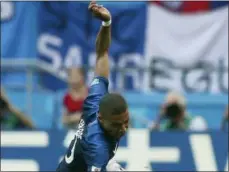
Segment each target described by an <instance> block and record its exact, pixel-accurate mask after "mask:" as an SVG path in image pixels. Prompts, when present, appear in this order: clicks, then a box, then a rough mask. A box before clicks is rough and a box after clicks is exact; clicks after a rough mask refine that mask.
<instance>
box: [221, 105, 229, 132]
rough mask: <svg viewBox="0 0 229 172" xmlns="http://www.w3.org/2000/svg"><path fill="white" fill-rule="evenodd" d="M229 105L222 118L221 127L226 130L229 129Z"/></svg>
mask: <svg viewBox="0 0 229 172" xmlns="http://www.w3.org/2000/svg"><path fill="white" fill-rule="evenodd" d="M228 119H229V118H228V105H227V107H226V110H225V114H224V116H223V119H222V124H221V129H222V130H224V131H228Z"/></svg>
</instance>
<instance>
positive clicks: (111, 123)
mask: <svg viewBox="0 0 229 172" xmlns="http://www.w3.org/2000/svg"><path fill="white" fill-rule="evenodd" d="M88 9H89V11H91V13H92V14H93V16H94V17H96V18H97V19H99V20H101V21H105V22H107V21H109V20H111V14H110V12H109V11H108V10H107V9H106V8H104V7H102V6H100V5H98V4H96V2H95V1H91V3H90V4H89V7H88ZM110 44H111V27H110V26H101V28H100V31H99V33H98V35H97V38H96V66H95V75H96V76H102V77H104V78H107V79H108V77H109V73H110V67H109V57H108V50H109V47H110ZM98 119H99V122H100V124H101V125H102V127H103V128H104V130H105V131H106V132H107V133H108V134H109V135H110V136H111V137H113V138H115V139H119V138H120V137H122V136H123V135H124V134H125V132H126V130H127V128H128V123H129V112H128V109H127V110H126V111H125V112H123V113H121V114H115V115H112V114H106V115H102V114H100V113H99V116H98Z"/></svg>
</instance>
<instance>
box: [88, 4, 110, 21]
mask: <svg viewBox="0 0 229 172" xmlns="http://www.w3.org/2000/svg"><path fill="white" fill-rule="evenodd" d="M88 10H89V11H91V12H92V14H93V15H94V16H95V17H96V18H98V19H100V20H102V21H105V22H106V21H109V20H110V19H111V15H110V12H109V11H108V10H107V9H106V8H104V7H103V6H102V5H98V4H96V2H95V1H91V3H90V4H89V6H88Z"/></svg>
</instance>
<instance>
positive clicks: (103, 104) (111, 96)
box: [99, 93, 127, 116]
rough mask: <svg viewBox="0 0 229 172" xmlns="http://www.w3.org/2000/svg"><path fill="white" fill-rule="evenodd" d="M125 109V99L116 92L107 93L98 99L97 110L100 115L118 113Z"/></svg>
mask: <svg viewBox="0 0 229 172" xmlns="http://www.w3.org/2000/svg"><path fill="white" fill-rule="evenodd" d="M126 110H127V103H126V100H125V99H124V98H123V97H122V96H121V95H120V94H117V93H108V94H106V95H105V96H104V97H103V98H102V99H101V101H100V104H99V112H100V114H101V115H102V116H104V115H105V116H106V115H119V114H121V113H124V112H125V111H126Z"/></svg>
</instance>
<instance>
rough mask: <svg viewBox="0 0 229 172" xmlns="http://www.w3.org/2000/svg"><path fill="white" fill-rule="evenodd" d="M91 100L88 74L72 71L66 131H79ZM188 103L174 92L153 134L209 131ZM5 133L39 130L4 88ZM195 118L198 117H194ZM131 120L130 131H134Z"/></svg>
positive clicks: (65, 103)
mask: <svg viewBox="0 0 229 172" xmlns="http://www.w3.org/2000/svg"><path fill="white" fill-rule="evenodd" d="M86 96H87V85H86V83H85V81H84V71H83V70H82V69H81V68H74V67H73V68H70V69H68V90H67V91H66V93H65V95H64V97H63V100H62V106H63V107H62V108H63V114H62V120H61V121H60V122H61V123H62V125H63V126H64V128H65V129H76V128H77V125H78V123H79V121H80V118H81V115H82V108H83V101H84V99H85V98H86ZM187 103H188V102H187V100H186V98H185V97H184V95H182V93H180V92H177V91H170V92H168V93H167V95H166V97H165V100H164V102H163V103H162V104H161V107H160V110H159V114H158V115H157V118H156V119H155V120H154V121H150V122H149V123H150V125H149V126H147V125H146V126H145V128H149V129H150V130H151V131H206V130H208V129H209V128H208V124H207V122H206V121H205V119H204V118H203V117H202V115H201V114H195V115H193V114H192V113H191V112H189V111H188V110H187V108H186V107H187ZM0 109H1V110H0V115H1V116H0V117H1V129H35V127H34V125H33V123H32V121H31V120H30V119H29V118H28V115H25V114H24V113H23V112H21V111H20V110H19V109H17V108H16V107H14V105H13V104H12V103H11V102H9V101H8V99H7V96H6V95H5V93H4V90H3V88H2V87H1V98H0ZM218 115H221V116H222V117H221V118H222V120H221V121H222V122H221V124H220V126H221V128H219V130H222V131H227V132H228V121H229V120H228V119H229V118H228V105H227V107H225V113H224V114H218ZM194 116H195V117H194ZM131 121H132V120H130V127H133V126H132V124H131Z"/></svg>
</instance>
